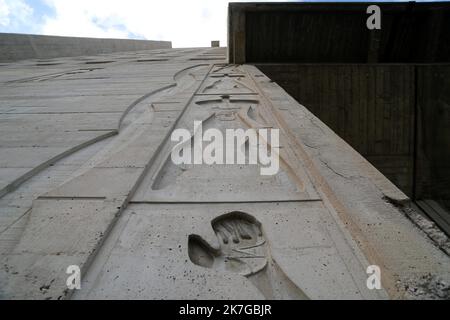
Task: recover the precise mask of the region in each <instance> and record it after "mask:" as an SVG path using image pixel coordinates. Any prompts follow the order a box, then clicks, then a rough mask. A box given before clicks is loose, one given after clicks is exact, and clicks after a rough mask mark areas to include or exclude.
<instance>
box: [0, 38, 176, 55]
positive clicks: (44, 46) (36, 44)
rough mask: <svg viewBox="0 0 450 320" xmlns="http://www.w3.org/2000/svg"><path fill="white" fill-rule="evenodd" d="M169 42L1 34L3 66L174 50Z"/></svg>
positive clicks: (0, 50) (0, 53)
mask: <svg viewBox="0 0 450 320" xmlns="http://www.w3.org/2000/svg"><path fill="white" fill-rule="evenodd" d="M171 47H172V43H171V42H170V41H151V40H130V39H96V38H76V37H57V36H41V35H28V34H13V33H0V62H7V61H17V60H24V59H33V58H39V59H45V58H57V57H74V56H81V55H95V54H101V53H112V52H122V51H136V50H152V49H166V48H171Z"/></svg>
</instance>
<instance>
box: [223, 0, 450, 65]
mask: <svg viewBox="0 0 450 320" xmlns="http://www.w3.org/2000/svg"><path fill="white" fill-rule="evenodd" d="M371 4H372V3H371ZM368 5H369V4H368V3H269V4H267V3H265V4H264V3H230V5H229V12H228V22H229V25H228V30H229V31H228V50H229V60H230V63H244V62H246V63H265V62H267V63H274V62H277V63H294V62H296V63H366V62H369V63H376V62H378V63H391V62H395V63H431V62H433V63H437V62H450V58H449V57H450V33H449V32H448V30H449V29H450V3H445V2H443V3H436V2H434V3H412V2H409V3H378V5H379V7H380V8H381V12H382V15H381V16H382V19H381V30H369V29H368V28H367V27H366V20H367V18H368V17H369V15H368V14H367V13H366V9H367V7H368Z"/></svg>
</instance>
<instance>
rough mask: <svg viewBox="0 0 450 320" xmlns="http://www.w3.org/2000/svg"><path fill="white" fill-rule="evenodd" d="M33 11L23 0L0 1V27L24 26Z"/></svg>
mask: <svg viewBox="0 0 450 320" xmlns="http://www.w3.org/2000/svg"><path fill="white" fill-rule="evenodd" d="M32 15H33V9H32V8H31V7H30V6H28V5H27V4H26V3H25V1H24V0H0V27H15V26H18V25H20V24H26V23H27V22H28V21H29V19H30V17H31V16H32Z"/></svg>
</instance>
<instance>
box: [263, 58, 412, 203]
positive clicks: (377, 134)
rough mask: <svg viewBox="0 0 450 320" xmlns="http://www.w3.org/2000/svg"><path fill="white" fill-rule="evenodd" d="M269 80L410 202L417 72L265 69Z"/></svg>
mask: <svg viewBox="0 0 450 320" xmlns="http://www.w3.org/2000/svg"><path fill="white" fill-rule="evenodd" d="M257 67H258V68H259V69H260V70H261V71H263V72H264V73H265V74H266V75H267V76H268V77H270V78H271V79H272V80H274V81H275V82H277V83H278V84H279V85H280V86H282V87H283V88H284V89H285V90H286V91H287V92H288V93H289V94H290V95H291V96H292V97H294V98H295V99H296V100H297V101H299V102H300V103H301V104H303V105H304V106H305V107H306V108H308V109H309V110H310V111H311V112H312V113H314V114H315V115H316V116H317V117H319V118H320V119H321V120H322V121H323V122H325V124H327V125H328V126H329V127H330V128H331V129H333V131H334V132H336V133H337V134H338V135H339V136H340V137H342V138H343V139H344V140H345V141H347V142H348V143H349V144H350V145H351V146H352V147H353V148H355V149H356V150H357V151H358V152H359V153H361V154H362V155H363V156H364V157H365V158H366V159H367V160H369V161H370V162H371V163H372V164H373V165H374V166H375V167H377V169H378V170H380V171H381V172H382V173H383V174H384V175H386V176H387V177H388V178H389V179H390V180H391V181H392V182H393V183H394V184H396V185H397V186H398V187H399V188H400V189H401V190H402V191H403V192H405V193H406V194H407V195H408V196H412V195H413V177H414V103H415V99H414V94H415V91H414V66H412V65H367V64H354V65H348V64H339V65H329V64H328V65H317V64H307V65H306V64H272V65H269V64H264V65H257Z"/></svg>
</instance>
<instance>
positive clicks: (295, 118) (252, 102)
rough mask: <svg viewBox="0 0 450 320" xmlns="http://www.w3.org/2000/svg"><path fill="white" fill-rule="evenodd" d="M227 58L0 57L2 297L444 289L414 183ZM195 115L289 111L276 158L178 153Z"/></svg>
mask: <svg viewBox="0 0 450 320" xmlns="http://www.w3.org/2000/svg"><path fill="white" fill-rule="evenodd" d="M224 59H225V49H224V48H209V49H170V50H152V51H138V52H134V53H120V54H118V53H116V54H109V55H101V56H92V57H80V58H58V59H55V60H54V61H58V64H52V65H46V66H39V67H38V66H36V61H32V60H27V61H22V62H16V63H9V64H6V65H3V66H1V67H0V81H1V82H2V87H1V89H0V112H1V114H0V121H1V127H0V130H1V131H2V134H1V135H0V177H1V179H0V181H2V186H1V190H2V194H1V196H2V197H1V198H0V253H1V258H0V260H1V261H0V297H1V298H3V299H19V298H26V299H68V298H74V299H94V298H100V299H133V298H134V299H161V298H163V299H171V298H172V299H175V298H176V299H183V298H186V299H187V298H204V299H213V298H224V299H233V298H234V299H236V298H238V299H259V298H261V299H271V298H274V299H324V298H327V299H386V298H425V299H428V298H432V299H441V298H446V297H447V296H448V285H446V284H448V283H449V279H450V267H449V262H450V261H449V257H448V255H447V254H446V253H445V252H444V251H442V250H440V248H439V246H438V245H436V244H435V242H433V241H432V240H431V239H430V238H429V237H428V236H427V234H426V233H425V232H424V231H422V230H421V229H420V228H418V227H417V226H416V225H415V224H413V223H412V222H411V221H410V220H409V219H408V217H406V216H405V212H404V211H402V210H401V208H399V207H398V205H393V203H395V204H399V203H400V204H402V205H404V204H406V203H408V199H407V198H406V196H405V195H404V194H403V193H401V192H400V191H399V190H398V189H397V188H396V187H395V186H393V185H392V184H391V183H390V182H389V181H388V180H387V179H386V178H385V177H384V176H382V175H381V174H380V173H379V172H378V171H377V170H375V169H374V168H373V166H371V165H370V164H369V163H368V162H367V161H366V160H364V158H362V157H361V156H360V155H359V154H358V153H356V152H355V151H354V150H353V149H352V148H351V147H349V146H348V145H347V144H346V143H345V142H344V141H343V140H342V139H340V138H339V137H337V136H336V135H335V134H334V133H333V132H332V131H331V130H330V129H329V128H327V127H326V126H325V125H324V124H323V123H321V122H320V121H319V120H318V119H317V118H315V117H314V116H313V115H312V114H311V113H310V112H308V111H307V109H306V108H305V107H303V106H301V105H299V104H298V103H297V102H295V101H294V100H293V99H292V98H291V97H290V96H288V95H287V94H286V93H285V92H284V91H283V90H282V89H281V88H280V87H279V86H278V85H276V84H275V83H273V82H271V81H270V79H268V78H267V77H266V76H265V75H264V74H262V73H261V72H260V71H259V70H258V69H256V68H255V67H252V66H247V65H244V66H236V65H227V64H226V63H225V61H224ZM50 64H51V63H50ZM195 120H202V121H204V123H203V125H204V128H205V129H207V128H217V129H219V130H221V131H222V132H223V131H224V130H226V129H230V128H233V129H236V128H243V129H247V128H255V129H257V128H279V129H280V144H281V148H280V150H279V155H280V171H279V172H278V173H277V174H276V175H273V176H261V175H260V170H259V169H260V168H261V167H262V165H260V164H256V165H186V166H182V165H174V164H173V162H172V161H171V160H170V151H171V149H172V146H173V143H172V142H171V141H170V139H169V137H170V134H171V132H172V131H173V129H175V128H185V129H188V130H189V131H191V132H192V133H193V122H194V121H195ZM387 199H390V200H389V201H387ZM69 265H78V266H80V268H81V271H82V283H81V290H69V289H68V288H67V286H66V279H67V277H68V274H66V269H67V267H68V266H69ZM369 265H378V266H379V267H380V269H381V281H382V288H381V289H379V290H369V289H368V288H367V285H366V280H367V278H368V274H366V269H367V267H368V266H369Z"/></svg>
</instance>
